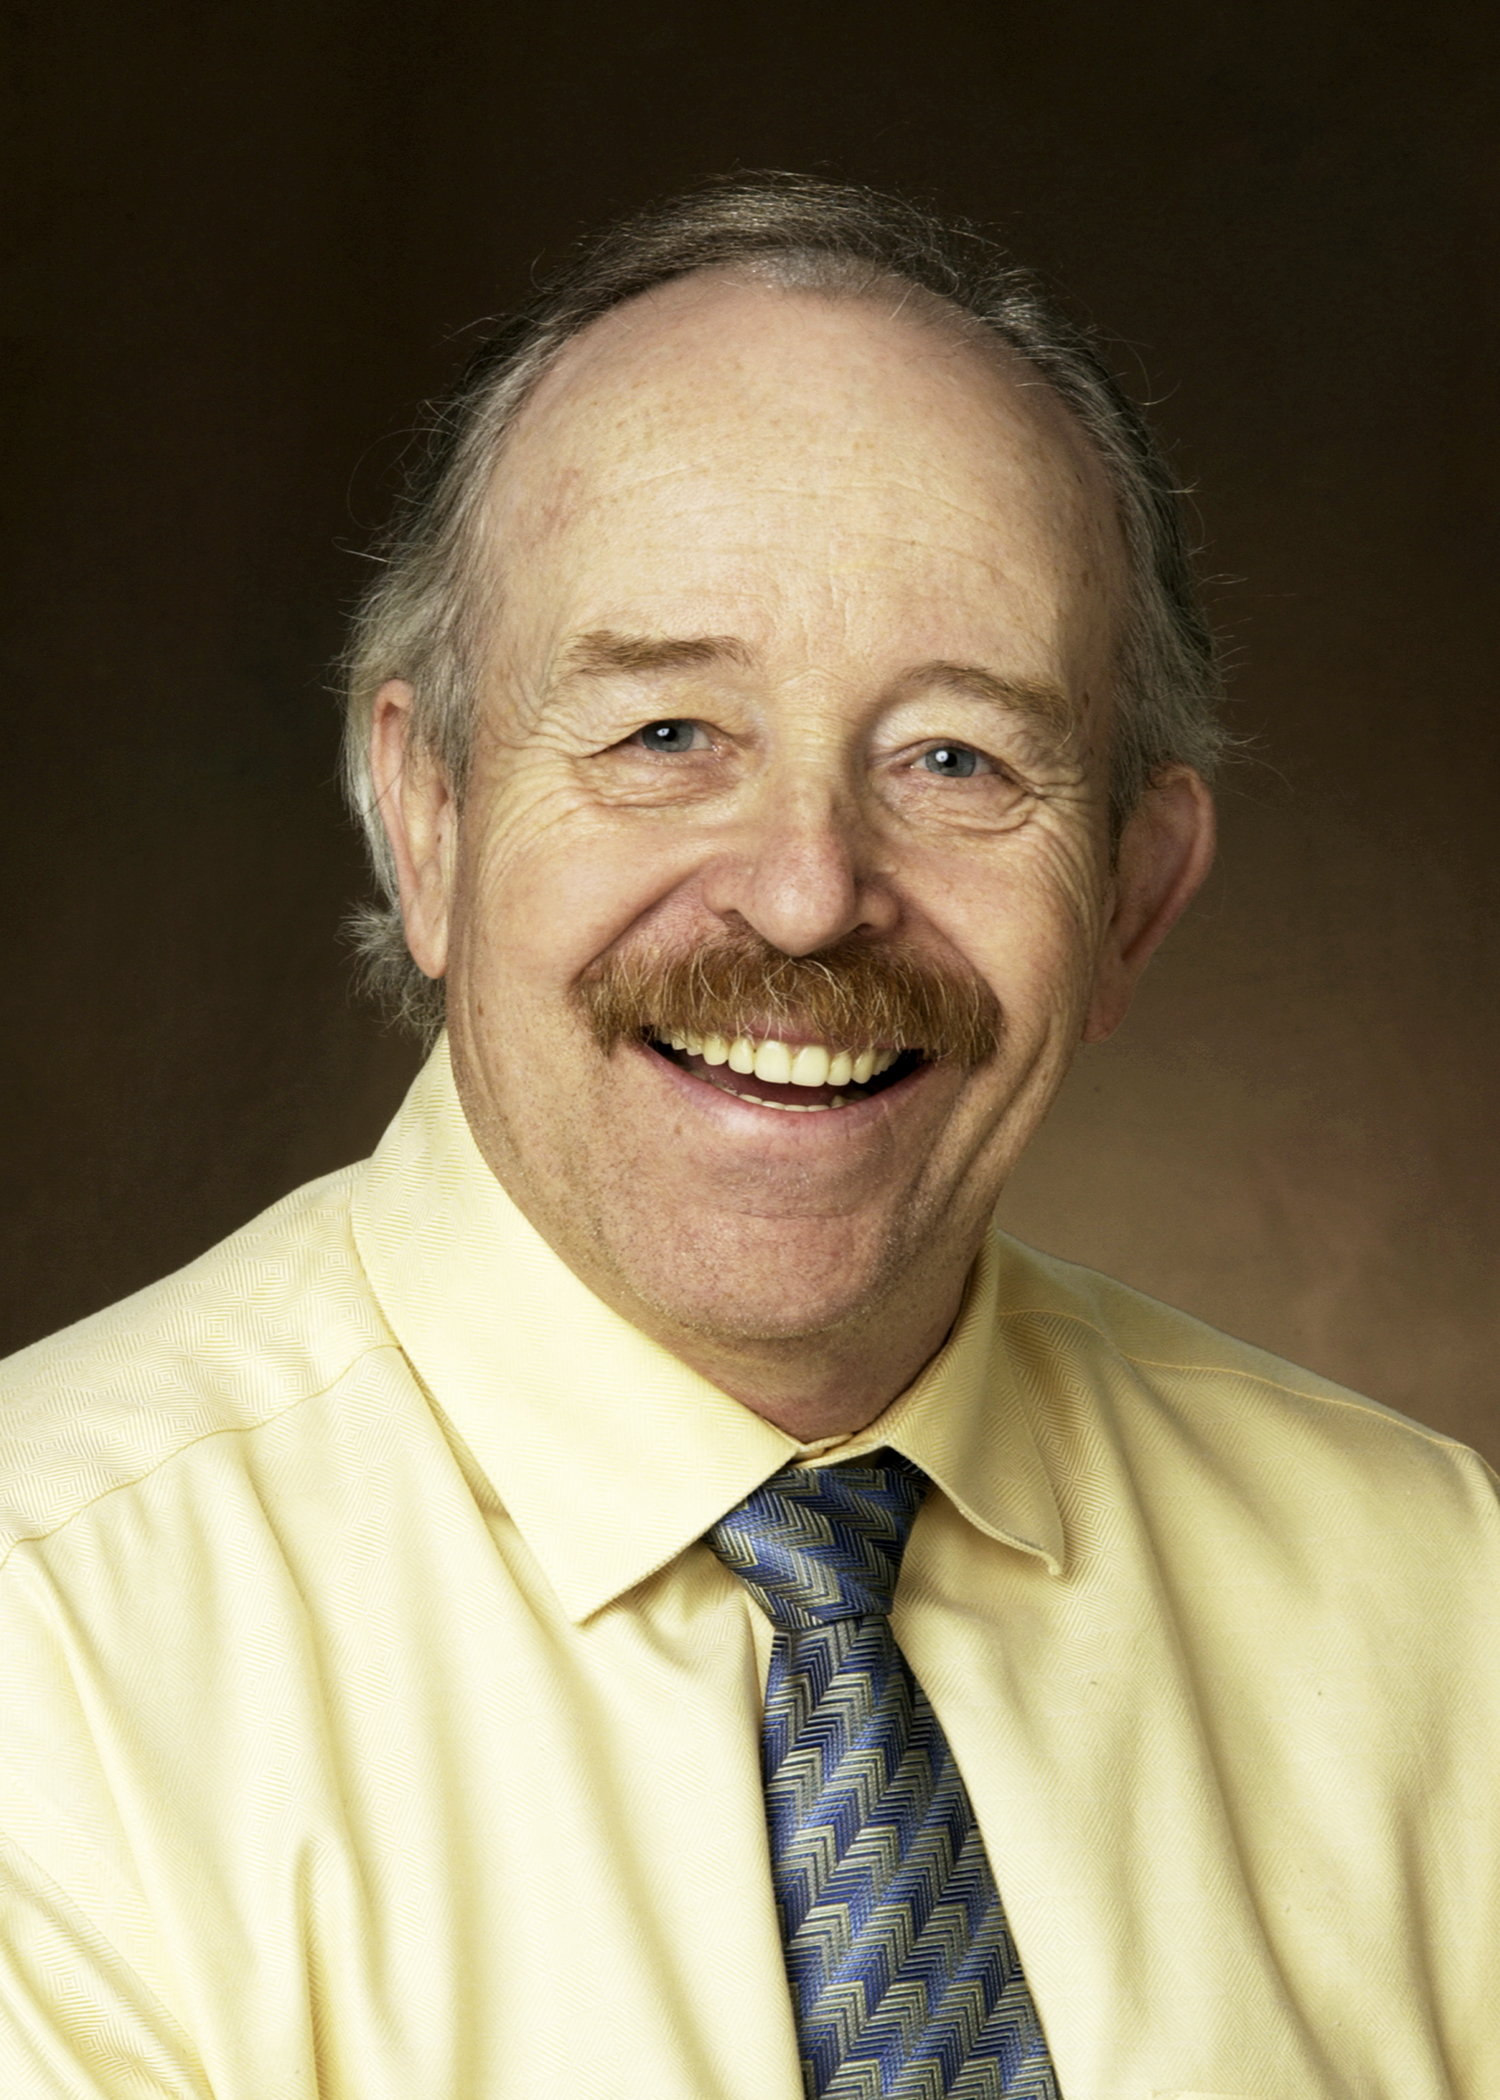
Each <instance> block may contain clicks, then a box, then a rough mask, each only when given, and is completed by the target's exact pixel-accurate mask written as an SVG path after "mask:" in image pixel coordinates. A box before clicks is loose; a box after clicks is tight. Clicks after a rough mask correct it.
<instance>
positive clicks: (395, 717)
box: [370, 678, 458, 977]
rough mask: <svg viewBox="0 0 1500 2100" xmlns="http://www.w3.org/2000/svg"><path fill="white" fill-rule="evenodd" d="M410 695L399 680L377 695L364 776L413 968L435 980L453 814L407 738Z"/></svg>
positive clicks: (438, 778) (441, 957)
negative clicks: (385, 843)
mask: <svg viewBox="0 0 1500 2100" xmlns="http://www.w3.org/2000/svg"><path fill="white" fill-rule="evenodd" d="M413 697H414V696H413V693H412V689H411V687H410V686H409V685H408V684H407V683H406V681H405V680H404V679H402V678H392V679H389V680H388V681H387V682H386V684H384V685H383V686H382V687H381V688H380V691H379V692H378V693H377V694H376V696H375V711H374V715H373V718H372V720H371V723H370V771H371V775H372V777H373V780H374V786H375V801H376V805H377V807H378V808H379V811H380V816H381V821H382V823H383V824H384V825H385V835H386V837H387V838H388V839H389V840H390V845H391V852H392V854H393V856H394V858H395V862H396V875H397V879H398V880H399V882H400V885H401V918H402V923H403V924H404V926H405V928H406V945H407V947H408V948H409V949H410V950H411V953H412V960H413V961H414V962H415V963H416V965H417V967H418V969H419V970H422V971H424V972H425V974H426V975H427V976H429V977H441V976H442V974H443V972H444V971H445V970H446V969H447V967H448V908H449V902H450V899H451V897H452V894H453V854H454V846H455V843H456V840H457V835H458V808H457V804H456V803H455V801H454V799H453V790H452V787H451V786H450V784H449V781H448V776H447V774H446V773H445V772H444V771H443V769H442V767H441V765H439V763H438V761H437V760H436V759H435V758H434V757H433V756H432V754H431V753H430V752H427V751H424V750H423V749H422V748H421V747H420V746H419V745H418V744H417V743H416V741H415V739H414V738H413V736H412V733H411V708H412V700H413Z"/></svg>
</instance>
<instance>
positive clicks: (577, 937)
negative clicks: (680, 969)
mask: <svg viewBox="0 0 1500 2100" xmlns="http://www.w3.org/2000/svg"><path fill="white" fill-rule="evenodd" d="M688 861H689V857H688V856H687V855H686V854H685V848H684V843H683V841H681V840H680V839H676V840H674V839H673V838H671V837H669V836H668V835H667V834H666V832H665V830H664V829H663V830H657V829H655V828H653V827H651V826H649V825H642V824H636V823H632V822H630V821H629V820H628V819H627V820H626V821H625V822H623V823H621V822H619V821H618V820H615V821H609V820H601V819H600V817H599V815H598V813H597V811H595V810H593V809H592V808H590V807H588V806H586V805H583V804H581V803H580V802H579V801H578V800H577V799H576V798H575V797H573V796H572V795H570V794H569V793H568V792H567V791H566V790H564V789H558V788H554V789H550V790H547V791H545V792H542V793H533V794H531V795H519V794H514V793H513V794H511V795H509V796H507V797H505V798H504V800H502V801H497V802H495V803H493V804H492V805H491V807H490V809H489V810H488V811H487V818H486V822H485V824H484V825H483V827H482V828H479V827H474V828H471V830H470V832H469V835H468V837H467V838H465V836H464V832H463V827H462V825H461V826H460V838H459V853H458V861H457V867H456V871H455V906H454V949H455V955H454V963H453V970H454V974H455V976H457V977H462V976H463V975H465V974H468V975H471V976H474V975H482V976H483V977H485V978H486V979H487V980H489V982H490V983H491V984H492V985H495V984H499V983H504V984H506V985H507V986H508V987H509V988H510V989H511V990H512V991H513V992H523V993H524V988H525V987H527V986H530V987H534V988H536V989H537V990H539V991H552V992H561V991H564V990H566V989H567V988H569V987H570V986H571V985H572V984H573V983H575V982H576V980H577V978H578V977H579V975H580V974H581V973H582V972H583V971H584V970H585V969H586V968H587V967H588V966H589V964H590V963H592V962H594V961H595V960H596V959H597V958H598V957H599V956H600V955H601V954H603V953H604V952H605V950H607V949H608V948H610V947H611V946H612V945H613V944H614V943H615V942H616V941H618V940H620V939H621V938H622V937H623V936H625V935H626V934H628V933H629V932H630V930H631V928H632V927H634V926H635V925H637V923H638V922H639V921H640V920H642V919H643V918H646V917H649V916H650V915H651V914H652V913H653V912H656V911H657V910H659V908H660V906H661V904H662V902H663V900H664V899H665V898H667V897H669V896H670V895H672V893H673V892H674V891H675V890H677V889H678V888H679V887H680V886H681V884H682V883H683V881H684V880H685V879H686V877H687V876H688V875H689V874H690V873H691V867H690V865H689V864H688Z"/></svg>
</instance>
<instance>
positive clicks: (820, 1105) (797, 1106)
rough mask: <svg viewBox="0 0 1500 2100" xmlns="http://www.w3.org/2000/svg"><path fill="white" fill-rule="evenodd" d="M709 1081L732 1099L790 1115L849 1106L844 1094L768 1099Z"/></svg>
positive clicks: (819, 1112) (805, 1114) (818, 1113)
mask: <svg viewBox="0 0 1500 2100" xmlns="http://www.w3.org/2000/svg"><path fill="white" fill-rule="evenodd" d="M708 1083H709V1085H710V1086H712V1087H718V1090H719V1092H720V1093H721V1094H727V1095H728V1096H729V1098H730V1100H731V1101H753V1102H754V1104H755V1106H756V1107H757V1108H779V1109H780V1110H781V1111H782V1113H783V1114H784V1115H788V1116H817V1115H821V1114H822V1113H823V1111H824V1109H828V1108H848V1106H849V1103H848V1101H847V1100H846V1099H845V1098H844V1096H843V1095H842V1094H835V1095H834V1097H833V1099H832V1100H831V1101H767V1100H765V1099H764V1098H763V1097H762V1096H761V1095H760V1094H742V1093H740V1092H738V1091H737V1089H736V1088H734V1087H732V1086H724V1085H722V1084H721V1083H720V1081H719V1080H717V1079H710V1081H709V1082H708Z"/></svg>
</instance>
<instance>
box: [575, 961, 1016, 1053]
mask: <svg viewBox="0 0 1500 2100" xmlns="http://www.w3.org/2000/svg"><path fill="white" fill-rule="evenodd" d="M576 997H577V998H578V1000H579V1003H580V1004H581V1006H582V1008H583V1012H584V1017H585V1019H586V1020H587V1022H588V1025H589V1027H590V1029H591V1030H592V1032H593V1037H594V1040H595V1042H596V1043H597V1044H598V1045H599V1048H600V1049H601V1050H602V1051H603V1052H604V1053H605V1055H606V1056H608V1055H609V1053H610V1052H611V1051H612V1050H614V1049H616V1048H617V1047H618V1046H619V1045H620V1044H621V1043H626V1042H640V1041H641V1040H642V1039H643V1038H644V1037H647V1036H659V1037H665V1036H672V1035H679V1036H685V1035H698V1036H707V1035H722V1036H727V1037H728V1038H729V1039H730V1040H731V1041H732V1040H733V1039H734V1037H735V1036H737V1035H745V1034H754V1035H757V1036H763V1037H775V1036H776V1035H777V1034H778V1032H779V1031H780V1030H782V1029H791V1030H793V1031H794V1032H795V1033H796V1034H798V1035H804V1036H807V1037H810V1038H811V1039H812V1040H814V1041H816V1042H824V1043H831V1044H834V1045H836V1046H843V1047H846V1048H850V1049H864V1048H871V1049H884V1050H899V1051H909V1050H916V1051H920V1052H921V1054H922V1055H923V1057H925V1058H926V1059H928V1060H929V1061H930V1062H932V1063H934V1064H936V1063H940V1062H948V1063H954V1064H961V1065H979V1064H983V1063H984V1061H985V1060H986V1059H987V1058H989V1057H993V1056H994V1055H995V1053H996V1051H997V1050H998V1049H999V1047H1000V1026H1001V1021H1000V1002H999V1001H998V1000H997V999H996V997H995V995H994V993H993V992H992V991H991V990H990V988H989V986H988V985H987V984H986V983H985V982H984V980H983V978H982V977H980V976H978V975H977V974H976V973H975V972H973V971H968V970H960V969H957V968H949V967H945V966H941V965H939V964H937V963H935V962H934V961H933V959H932V957H931V956H928V955H922V954H920V953H918V951H917V950H916V949H914V948H912V947H909V946H906V945H903V944H900V943H880V942H876V941H870V940H861V939H859V938H857V937H855V938H851V939H847V940H842V941H839V942H837V943H836V944H835V945H834V946H832V947H828V948H823V949H820V950H819V951H818V953H817V954H815V955H786V954H783V952H782V951H781V950H780V949H779V948H773V947H772V946H771V944H770V942H769V941H767V940H764V939H762V937H761V936H760V935H759V934H758V933H756V932H754V931H753V930H752V929H750V928H749V927H746V928H744V929H742V930H740V931H731V932H729V933H727V934H726V935H725V936H724V937H723V939H721V940H714V941H711V942H706V943H705V944H704V945H703V946H701V947H697V948H692V949H689V950H687V951H685V952H680V953H677V954H661V953H657V952H654V951H652V950H649V949H646V950H638V951H634V952H631V951H626V952H622V953H613V952H612V953H610V954H608V955H605V956H603V957H601V958H600V960H599V962H598V963H596V964H595V965H594V967H593V968H592V969H591V970H590V971H588V972H587V973H586V975H585V976H584V977H583V978H582V979H581V980H580V982H579V985H578V988H577V993H576Z"/></svg>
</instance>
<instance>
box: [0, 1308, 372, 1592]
mask: <svg viewBox="0 0 1500 2100" xmlns="http://www.w3.org/2000/svg"><path fill="white" fill-rule="evenodd" d="M387 1350H393V1351H394V1352H395V1353H396V1355H398V1356H400V1355H402V1354H403V1352H402V1349H401V1345H400V1343H399V1342H397V1341H395V1340H391V1341H388V1342H372V1343H371V1344H370V1345H369V1347H368V1348H365V1349H361V1350H360V1351H359V1352H358V1353H357V1354H356V1355H354V1356H351V1357H350V1359H349V1361H348V1362H347V1363H346V1364H345V1365H344V1366H343V1368H342V1370H340V1371H338V1372H336V1373H335V1374H334V1376H333V1377H331V1378H328V1379H325V1380H324V1382H323V1384H322V1385H319V1386H314V1387H313V1388H312V1389H311V1390H310V1391H308V1392H305V1393H298V1394H296V1395H295V1397H294V1398H292V1399H290V1400H288V1401H287V1402H286V1403H285V1405H284V1406H281V1407H278V1408H275V1409H274V1410H273V1411H272V1412H271V1413H270V1414H266V1415H262V1416H261V1417H260V1419H259V1420H258V1421H255V1422H225V1423H222V1424H220V1425H219V1426H218V1427H216V1428H213V1429H205V1430H204V1431H203V1432H202V1433H201V1434H200V1435H198V1436H191V1437H188V1438H186V1439H185V1440H184V1441H183V1442H182V1443H180V1444H176V1445H174V1446H173V1448H172V1449H171V1450H170V1451H166V1452H163V1454H162V1456H161V1457H160V1458H158V1459H156V1460H155V1461H154V1462H153V1463H152V1464H151V1465H148V1466H144V1467H143V1468H142V1469H141V1471H140V1472H139V1473H132V1474H131V1476H130V1478H129V1479H128V1480H116V1481H112V1482H111V1483H110V1485H109V1486H108V1487H103V1488H100V1490H99V1492H98V1493H97V1494H96V1495H90V1496H89V1497H88V1499H87V1501H85V1502H80V1503H79V1504H78V1506H77V1508H76V1509H72V1510H69V1512H68V1514H67V1515H66V1516H65V1517H61V1518H59V1520H58V1521H57V1523H55V1524H52V1525H49V1526H48V1527H47V1528H46V1529H45V1530H42V1531H28V1532H22V1533H20V1534H18V1535H17V1536H16V1537H15V1538H12V1539H8V1540H7V1541H6V1542H5V1545H4V1548H3V1550H0V1571H3V1570H4V1569H5V1568H6V1567H7V1566H8V1565H9V1563H10V1559H11V1556H12V1554H13V1553H14V1552H15V1551H16V1549H17V1547H19V1546H39V1545H42V1544H44V1543H45V1542H46V1541H47V1540H48V1539H55V1538H58V1537H60V1535H61V1534H62V1533H63V1532H65V1531H66V1530H68V1528H69V1527H70V1526H71V1525H73V1524H76V1523H77V1521H78V1519H79V1518H80V1517H83V1516H86V1515H87V1514H88V1512H89V1511H90V1510H91V1509H95V1508H97V1506H98V1505H99V1504H100V1503H101V1502H106V1501H108V1499H109V1497H110V1496H111V1495H118V1494H122V1493H123V1492H124V1491H125V1490H126V1489H127V1488H134V1487H139V1486H140V1485H141V1483H142V1482H143V1481H146V1480H150V1479H151V1478H152V1476H153V1475H154V1474H156V1473H159V1472H160V1471H161V1470H162V1468H163V1467H164V1466H169V1465H171V1464H172V1463H173V1462H174V1461H175V1460H176V1459H178V1458H180V1457H181V1456H182V1455H183V1453H184V1452H186V1451H193V1450H196V1449H197V1447H198V1445H199V1444H207V1443H211V1442H212V1440H213V1439H214V1438H215V1437H219V1436H249V1435H251V1434H252V1433H253V1432H254V1431H255V1430H257V1429H264V1428H265V1427H266V1425H267V1423H270V1422H279V1421H280V1420H281V1419H282V1417H283V1416H284V1415H289V1414H291V1413H292V1411H293V1410H294V1409H295V1408H299V1407H305V1406H307V1404H308V1403H309V1402H310V1401H313V1400H321V1399H322V1398H323V1396H324V1394H325V1393H331V1392H332V1391H333V1389H334V1387H335V1386H337V1385H340V1384H342V1383H343V1381H344V1379H346V1378H347V1377H348V1376H349V1374H350V1372H351V1371H352V1370H354V1368H355V1367H356V1365H358V1364H362V1363H364V1362H366V1361H367V1359H368V1358H370V1357H372V1356H379V1355H381V1354H382V1353H384V1352H385V1351H387Z"/></svg>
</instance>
